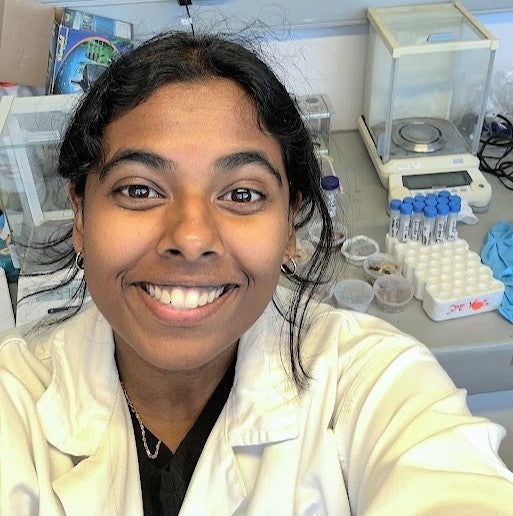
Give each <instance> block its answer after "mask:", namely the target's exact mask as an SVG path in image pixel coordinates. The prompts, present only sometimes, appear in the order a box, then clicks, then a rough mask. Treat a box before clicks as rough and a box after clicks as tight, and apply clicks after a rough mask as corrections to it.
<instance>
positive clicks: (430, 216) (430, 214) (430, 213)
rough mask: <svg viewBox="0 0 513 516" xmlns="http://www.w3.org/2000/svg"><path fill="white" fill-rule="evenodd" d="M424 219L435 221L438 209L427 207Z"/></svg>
mask: <svg viewBox="0 0 513 516" xmlns="http://www.w3.org/2000/svg"><path fill="white" fill-rule="evenodd" d="M424 217H427V218H428V219H434V218H435V217H436V208H435V207H434V206H429V205H427V206H426V207H425V208H424Z"/></svg>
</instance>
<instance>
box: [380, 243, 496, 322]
mask: <svg viewBox="0 0 513 516" xmlns="http://www.w3.org/2000/svg"><path fill="white" fill-rule="evenodd" d="M389 247H391V245H390V244H389ZM393 252H394V254H395V255H396V257H397V258H398V259H400V260H401V261H402V264H403V275H405V276H406V278H408V279H409V280H410V281H411V282H412V285H413V294H414V296H415V297H416V298H417V299H419V300H422V306H423V308H424V311H425V312H426V314H427V315H428V316H429V317H430V318H431V319H433V320H434V321H444V320H446V319H455V318H457V317H464V316H466V315H474V314H478V313H483V312H489V311H491V310H495V309H497V308H498V307H499V305H500V304H501V302H502V297H503V295H504V284H503V283H502V282H501V281H499V280H497V279H495V278H494V277H493V273H492V270H491V269H490V268H489V267H488V266H487V265H484V264H482V263H481V259H480V257H479V255H478V254H477V253H475V252H474V251H471V250H470V249H469V248H468V244H467V242H466V241H465V240H462V239H456V240H453V241H446V242H444V243H442V244H436V243H432V244H429V245H427V246H418V245H417V243H416V242H407V243H404V244H400V243H397V244H396V245H395V246H394V248H393Z"/></svg>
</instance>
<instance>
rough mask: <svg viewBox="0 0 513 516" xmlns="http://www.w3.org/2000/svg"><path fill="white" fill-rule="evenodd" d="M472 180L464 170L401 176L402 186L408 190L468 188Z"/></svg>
mask: <svg viewBox="0 0 513 516" xmlns="http://www.w3.org/2000/svg"><path fill="white" fill-rule="evenodd" d="M470 183H472V178H471V177H470V174H469V173H468V172H467V171H466V170H456V171H454V172H440V173H435V174H419V175H411V176H403V185H404V186H405V187H406V188H408V190H427V189H429V188H452V187H455V186H468V185H469V184H470Z"/></svg>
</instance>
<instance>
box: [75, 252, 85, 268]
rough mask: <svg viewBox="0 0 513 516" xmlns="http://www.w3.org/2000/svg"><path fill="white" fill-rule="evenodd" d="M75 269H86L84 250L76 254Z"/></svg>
mask: <svg viewBox="0 0 513 516" xmlns="http://www.w3.org/2000/svg"><path fill="white" fill-rule="evenodd" d="M75 269H78V270H81V271H83V270H84V257H83V256H82V251H79V252H78V253H77V254H76V255H75Z"/></svg>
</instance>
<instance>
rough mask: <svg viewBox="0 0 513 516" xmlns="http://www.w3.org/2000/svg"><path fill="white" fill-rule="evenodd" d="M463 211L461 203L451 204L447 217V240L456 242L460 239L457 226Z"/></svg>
mask: <svg viewBox="0 0 513 516" xmlns="http://www.w3.org/2000/svg"><path fill="white" fill-rule="evenodd" d="M460 211H461V204H460V203H459V202H450V203H449V214H448V215H447V231H446V233H447V240H449V241H452V240H456V238H457V237H458V230H457V229H456V225H457V222H458V215H459V213H460Z"/></svg>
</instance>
